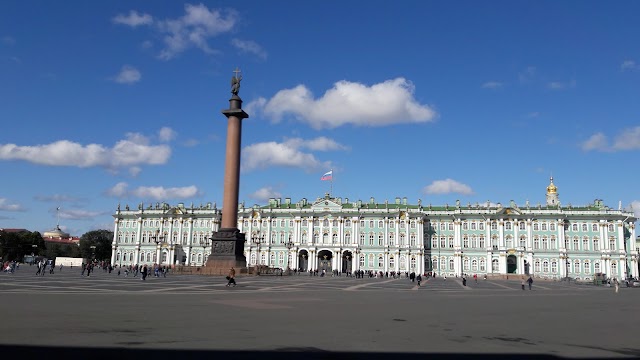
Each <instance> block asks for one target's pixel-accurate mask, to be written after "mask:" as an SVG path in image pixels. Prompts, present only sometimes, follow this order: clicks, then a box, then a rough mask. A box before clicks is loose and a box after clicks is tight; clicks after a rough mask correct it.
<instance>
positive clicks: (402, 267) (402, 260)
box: [400, 256, 407, 270]
mask: <svg viewBox="0 0 640 360" xmlns="http://www.w3.org/2000/svg"><path fill="white" fill-rule="evenodd" d="M406 269H407V259H406V258H405V257H404V256H400V270H406Z"/></svg>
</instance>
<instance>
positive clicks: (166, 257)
mask: <svg viewBox="0 0 640 360" xmlns="http://www.w3.org/2000/svg"><path fill="white" fill-rule="evenodd" d="M113 217H114V218H115V220H114V223H115V228H114V239H113V243H112V249H113V250H112V256H111V263H112V264H118V265H135V264H154V263H160V264H165V265H174V264H179V265H191V266H203V265H204V264H205V262H206V260H207V256H208V255H209V253H210V252H211V244H210V240H209V237H210V235H211V234H212V232H214V231H217V230H218V228H219V226H220V218H221V210H220V209H218V208H216V205H215V204H213V205H212V204H211V203H209V204H206V205H200V206H193V205H191V206H189V207H185V205H184V204H182V203H179V204H177V205H176V206H170V205H169V204H166V203H162V204H161V203H157V204H152V205H144V204H140V205H139V206H138V207H137V208H136V209H129V207H128V206H126V207H125V209H120V206H118V209H117V211H116V213H115V214H114V215H113ZM636 220H637V219H636V218H635V217H634V214H633V213H631V212H627V211H624V210H621V209H618V210H615V209H612V208H609V207H607V206H605V205H604V204H603V201H602V200H599V199H596V200H595V201H594V202H593V203H592V204H589V205H587V206H582V207H577V206H571V205H561V204H560V201H559V196H558V189H557V187H556V186H555V185H554V183H553V178H551V182H550V184H549V185H548V186H547V188H546V203H545V204H544V205H542V204H539V205H535V206H531V205H530V204H529V203H528V201H527V203H526V204H524V205H522V206H519V205H516V204H515V202H513V201H511V202H510V204H509V205H508V206H507V205H503V204H500V203H497V204H494V203H490V202H487V203H486V204H466V205H462V204H460V202H459V201H457V202H456V204H454V205H444V206H435V205H431V204H428V205H425V204H422V202H421V201H420V200H418V202H417V204H409V203H408V202H407V198H396V199H395V200H394V201H393V202H389V201H384V202H382V203H380V202H376V201H375V199H374V198H371V199H369V201H366V202H365V201H361V200H357V201H351V200H349V199H348V198H344V199H343V198H339V197H332V196H330V195H328V194H327V195H325V196H324V197H321V198H318V199H316V200H314V201H308V200H307V199H304V198H303V199H301V200H300V201H298V202H292V201H291V199H290V198H285V199H284V201H281V199H270V200H269V203H268V204H266V205H264V206H259V205H254V206H252V207H245V205H244V203H241V204H239V207H238V229H240V231H241V232H243V233H245V236H246V239H247V240H246V243H245V247H244V253H245V256H246V258H247V264H249V265H250V266H251V265H255V264H263V265H268V266H270V267H277V268H283V269H286V268H291V269H299V270H301V271H309V270H326V271H329V272H330V271H334V270H337V271H342V272H353V271H355V270H365V271H369V270H371V271H382V272H393V271H395V272H416V273H428V272H433V273H436V274H437V275H439V276H442V275H447V276H455V275H461V274H478V275H482V274H520V275H525V274H531V275H534V276H536V277H543V278H564V277H571V278H575V279H580V280H591V279H593V278H594V277H595V276H596V274H605V275H604V276H606V277H609V278H626V277H628V276H631V277H638V259H639V251H638V249H637V248H636V243H635V239H636V232H635V221H636Z"/></svg>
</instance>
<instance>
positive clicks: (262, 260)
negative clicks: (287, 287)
mask: <svg viewBox="0 0 640 360" xmlns="http://www.w3.org/2000/svg"><path fill="white" fill-rule="evenodd" d="M266 263H267V255H266V254H265V253H262V254H261V255H260V265H266Z"/></svg>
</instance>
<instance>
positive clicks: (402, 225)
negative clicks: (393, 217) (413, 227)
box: [400, 220, 407, 229]
mask: <svg viewBox="0 0 640 360" xmlns="http://www.w3.org/2000/svg"><path fill="white" fill-rule="evenodd" d="M406 226H407V225H406V223H405V222H404V220H400V228H401V229H404V228H405V227H406Z"/></svg>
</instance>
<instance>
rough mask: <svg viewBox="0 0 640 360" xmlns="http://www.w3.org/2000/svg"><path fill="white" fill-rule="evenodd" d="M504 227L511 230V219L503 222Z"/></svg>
mask: <svg viewBox="0 0 640 360" xmlns="http://www.w3.org/2000/svg"><path fill="white" fill-rule="evenodd" d="M504 229H505V230H511V221H507V222H506V223H504Z"/></svg>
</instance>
